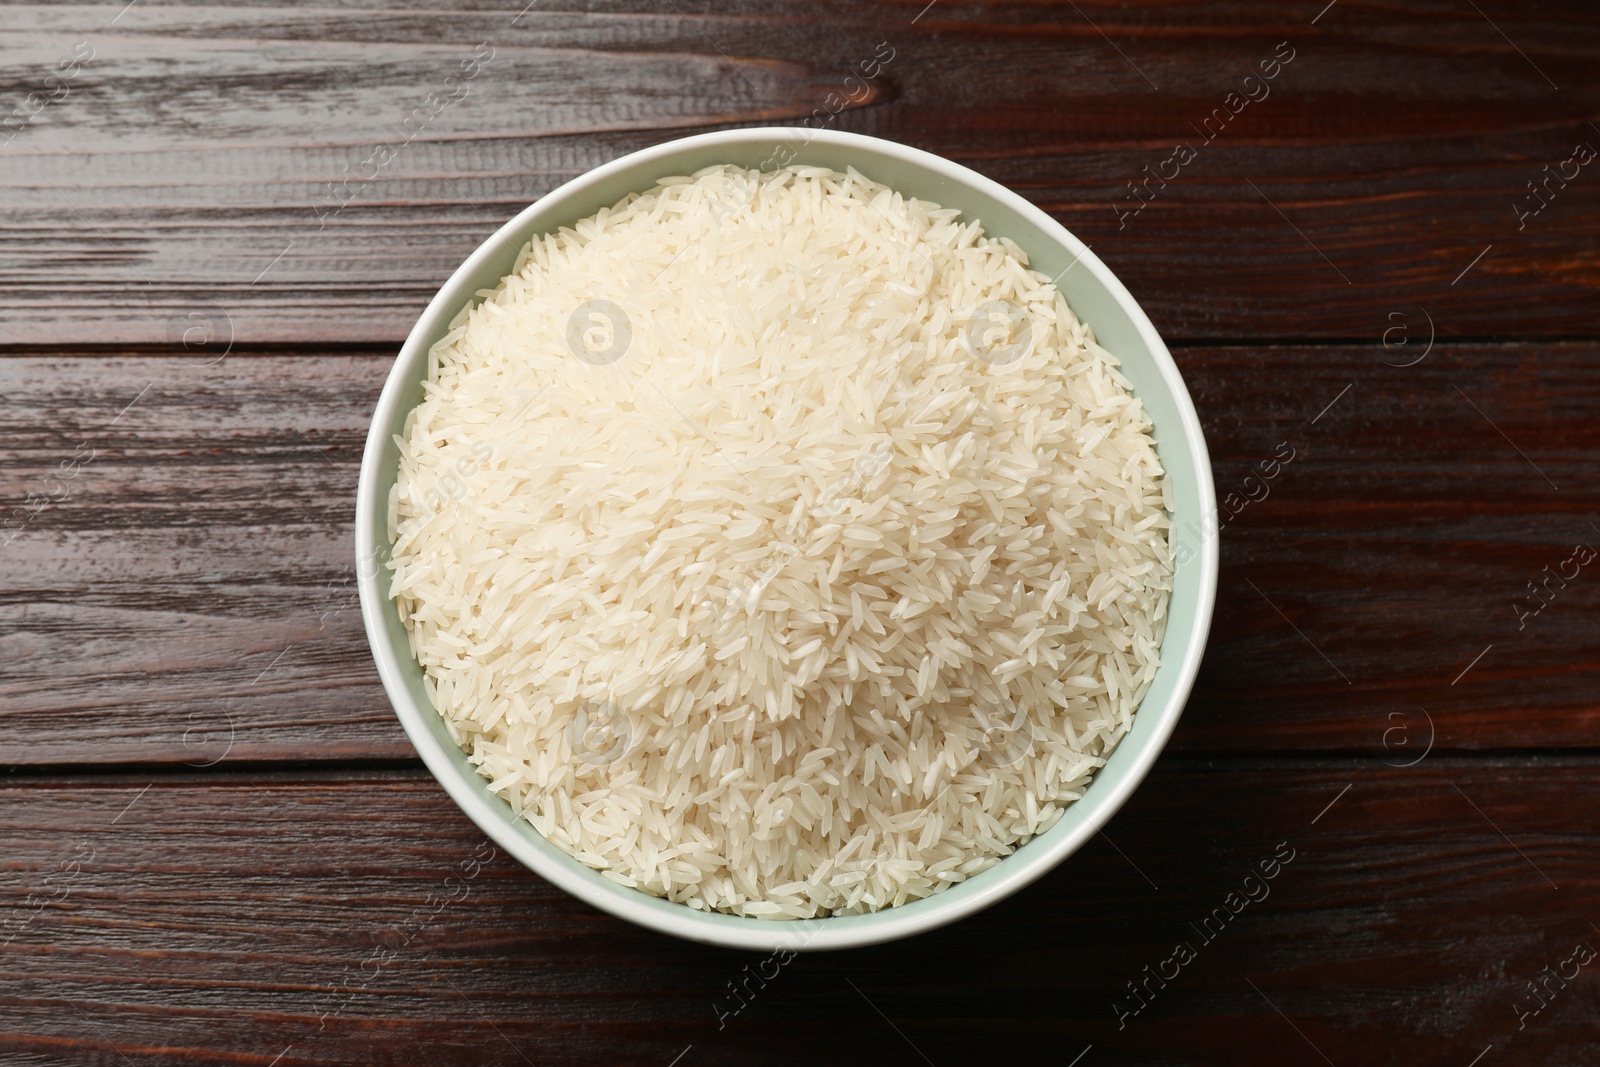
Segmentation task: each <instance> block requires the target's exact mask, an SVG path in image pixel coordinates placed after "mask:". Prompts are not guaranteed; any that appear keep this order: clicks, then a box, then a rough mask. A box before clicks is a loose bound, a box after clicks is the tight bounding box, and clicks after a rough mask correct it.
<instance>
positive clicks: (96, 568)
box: [0, 335, 1600, 764]
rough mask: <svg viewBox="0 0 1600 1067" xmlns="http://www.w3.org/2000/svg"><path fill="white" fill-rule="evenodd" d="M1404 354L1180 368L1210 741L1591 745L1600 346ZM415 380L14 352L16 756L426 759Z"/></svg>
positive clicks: (1189, 746)
mask: <svg viewBox="0 0 1600 1067" xmlns="http://www.w3.org/2000/svg"><path fill="white" fill-rule="evenodd" d="M1391 340H1392V341H1394V342H1395V346H1394V347H1393V348H1392V349H1391V350H1389V351H1385V350H1384V349H1383V348H1382V347H1381V346H1374V347H1372V348H1370V349H1365V348H1355V347H1337V348H1325V347H1323V348H1298V347H1270V346H1269V347H1260V348H1210V347H1198V348H1190V349H1183V350H1180V351H1179V353H1178V358H1179V360H1180V362H1181V363H1182V366H1183V369H1184V373H1185V376H1186V378H1187V380H1188V381H1189V384H1190V386H1191V388H1192V389H1193V390H1194V393H1195V396H1196V399H1197V402H1198V405H1199V408H1200V410H1201V412H1202V413H1203V416H1202V417H1203V420H1204V422H1205V426H1206V432H1207V435H1208V439H1209V441H1210V444H1211V448H1212V452H1213V461H1214V463H1213V465H1214V468H1215V476H1216V480H1217V485H1218V494H1219V497H1220V498H1221V499H1222V500H1223V502H1224V505H1225V506H1226V507H1228V508H1229V512H1230V513H1229V515H1228V516H1226V518H1227V522H1226V525H1225V526H1224V527H1223V530H1222V550H1223V583H1222V589H1221V593H1220V597H1219V602H1218V603H1219V606H1218V610H1217V616H1216V623H1215V626H1214V630H1213V634H1212V638H1211V644H1210V650H1209V652H1208V656H1207V660H1206V664H1205V666H1204V668H1203V670H1202V673H1201V679H1200V685H1199V687H1198V689H1197V691H1196V693H1195V695H1194V697H1193V699H1192V700H1191V702H1190V705H1189V709H1188V711H1187V713H1186V715H1185V717H1184V720H1183V723H1182V725H1181V726H1180V728H1179V731H1178V734H1177V736H1176V738H1175V740H1174V745H1175V746H1176V747H1177V748H1178V749H1180V750H1206V751H1221V752H1242V751H1261V750H1282V749H1302V750H1305V749H1310V750H1318V749H1320V750H1354V751H1366V752H1372V753H1378V754H1382V755H1385V756H1387V757H1389V758H1391V759H1392V760H1393V761H1396V762H1403V761H1405V760H1408V759H1410V758H1412V755H1413V754H1414V753H1415V752H1417V751H1418V750H1419V748H1420V747H1423V746H1425V745H1426V744H1427V743H1428V741H1429V739H1430V738H1431V739H1432V741H1433V743H1434V744H1435V745H1436V746H1438V747H1440V748H1441V749H1480V748H1486V747H1489V748H1492V747H1513V748H1516V747H1535V748H1538V747H1557V746H1583V747H1590V746H1592V745H1593V738H1594V736H1595V729H1596V727H1597V726H1600V705H1597V702H1596V696H1595V695H1596V693H1597V692H1600V665H1597V664H1596V663H1595V660H1594V656H1593V650H1594V648H1595V647H1596V646H1597V645H1600V614H1597V611H1596V609H1597V607H1600V581H1597V580H1595V574H1594V570H1595V568H1594V566H1584V567H1579V566H1577V565H1576V564H1571V563H1568V561H1569V560H1570V559H1571V556H1572V550H1573V548H1574V547H1575V546H1576V545H1578V544H1580V543H1584V544H1588V545H1589V546H1591V547H1594V548H1597V549H1600V529H1597V527H1600V507H1597V504H1600V501H1597V499H1596V490H1595V486H1594V482H1593V477H1592V472H1593V465H1594V459H1593V457H1594V456H1595V455H1596V454H1597V453H1600V420H1597V419H1596V418H1595V414H1596V412H1600V362H1597V360H1596V355H1597V346H1596V345H1594V344H1552V345H1541V346H1538V347H1529V346H1515V345H1448V344H1438V345H1435V346H1434V348H1433V349H1432V350H1431V351H1430V352H1429V354H1428V356H1427V357H1426V358H1424V359H1423V360H1422V361H1421V362H1420V363H1417V364H1416V365H1415V366H1413V367H1408V368H1397V367H1393V366H1385V365H1384V361H1385V360H1388V361H1389V362H1390V363H1397V362H1405V361H1409V360H1411V359H1415V358H1416V353H1417V352H1419V351H1421V349H1419V348H1416V347H1414V346H1413V348H1411V349H1410V351H1409V352H1406V350H1402V349H1400V348H1399V347H1398V335H1395V336H1394V337H1393V338H1391ZM1420 340H1421V338H1419V341H1420ZM388 367H389V361H388V360H387V359H386V358H382V357H371V356H359V355H356V356H351V355H336V354H316V355H299V356H290V355H282V354H278V355H273V354H261V353H258V354H253V355H244V354H236V355H232V356H229V357H228V358H227V359H225V360H223V361H221V362H220V363H217V364H216V365H214V366H201V365H196V361H190V362H187V363H186V362H185V361H183V360H181V359H176V358H170V357H152V356H124V357H117V358H95V359H76V358H70V357H62V356H55V355H42V354H41V355H33V356H19V357H12V358H3V359H0V387H3V388H0V397H3V399H0V442H3V444H0V502H3V503H4V505H5V507H6V508H7V509H8V510H7V511H6V513H5V515H4V516H0V522H11V523H15V524H17V525H18V527H19V528H18V529H15V530H11V531H6V532H0V538H3V537H9V538H11V540H10V542H9V544H7V545H6V547H5V549H4V551H5V553H6V556H5V558H6V560H7V566H6V568H5V570H4V573H3V578H0V657H3V662H4V664H5V669H4V671H3V672H0V717H3V722H4V725H5V729H3V730H0V764H73V763H90V762H115V763H122V762H139V761H153V762H190V763H196V764H205V763H210V762H212V761H214V760H217V759H221V758H223V757H226V758H227V759H229V760H260V759H278V758H288V759H340V758H346V757H354V756H360V757H370V758H396V757H407V756H409V755H410V752H411V750H410V748H409V746H408V744H407V742H406V740H405V738H404V736H403V735H402V733H401V732H400V730H399V727H398V724H397V723H396V722H395V721H394V719H393V716H392V714H391V713H390V711H389V710H388V704H387V701H386V699H385V697H384V695H383V692H382V690H381V688H380V687H379V685H378V683H377V678H376V673H375V671H374V669H373V667H372V664H371V657H370V654H369V653H368V651H367V646H366V642H365V637H364V635H363V633H362V630H361V623H360V616H359V612H358V610H357V608H356V604H355V594H354V585H353V570H352V567H353V556H354V548H353V544H352V542H351V530H350V523H351V508H352V500H353V497H354V490H355V477H356V468H357V464H358V461H359V456H360V451H361V448H362V444H363V441H364V437H365V433H366V425H367V420H368V419H369V418H370V414H371V411H372V406H373V404H374V402H375V399H376V395H377V391H378V389H379V387H380V385H381V383H382V379H383V377H384V375H385V374H386V373H387V371H388ZM1330 405H1331V406H1330ZM1502 434H1503V435H1504V436H1502ZM1519 449H1520V453H1519ZM91 452H92V458H89V457H90V456H91ZM75 455H76V456H79V457H81V458H83V459H84V462H83V463H82V464H81V465H80V466H78V467H76V468H71V467H70V465H71V464H72V463H73V462H74V460H73V457H74V456H75ZM1275 455H1276V456H1278V457H1289V456H1291V455H1292V458H1289V459H1288V461H1287V462H1285V463H1279V465H1278V468H1277V473H1276V476H1274V477H1271V478H1263V477H1261V472H1262V470H1263V469H1265V470H1271V469H1272V467H1271V463H1272V462H1273V461H1274V456H1275ZM63 463H66V464H69V469H75V476H74V477H70V478H64V477H60V475H61V464H63ZM1546 476H1548V478H1550V479H1551V481H1549V482H1547V481H1546V480H1545V477H1546ZM60 492H65V493H66V494H67V495H66V496H65V497H64V498H63V499H61V500H60V501H59V502H50V503H48V506H46V507H45V508H44V510H41V511H39V512H38V513H37V514H30V508H29V505H28V495H29V494H34V495H35V498H36V499H37V498H39V497H43V498H47V500H48V499H49V498H53V497H55V496H56V495H57V494H58V493H60ZM1251 495H1254V496H1256V497H1258V498H1260V499H1258V500H1255V501H1248V502H1246V501H1247V500H1248V497H1249V496H1251ZM1241 504H1242V505H1243V506H1242V507H1241V506H1240V505H1241ZM1235 508H1237V509H1238V510H1237V511H1236V512H1235V511H1234V510H1233V509H1235ZM1196 537H1197V534H1196V532H1194V531H1190V532H1186V533H1185V534H1184V535H1183V539H1184V541H1185V542H1186V543H1192V542H1194V541H1195V539H1196ZM1546 568H1549V570H1546ZM1563 570H1565V571H1569V572H1570V571H1576V572H1577V576H1576V577H1574V578H1572V579H1571V580H1570V581H1565V582H1563V581H1562V580H1561V579H1560V577H1559V574H1560V572H1562V571H1563ZM1552 574H1556V575H1557V577H1556V578H1555V579H1554V580H1553V581H1552V580H1550V575H1552ZM1546 581H1548V582H1549V584H1547V585H1540V586H1539V588H1540V590H1541V591H1540V593H1539V599H1534V594H1533V593H1532V592H1530V590H1529V583H1530V582H1533V583H1535V584H1538V583H1541V582H1546ZM1541 603H1542V604H1544V605H1545V606H1544V607H1543V608H1542V609H1541V610H1539V611H1538V612H1537V613H1536V614H1535V613H1534V608H1535V606H1536V605H1539V604H1541ZM1519 611H1520V612H1522V613H1523V614H1524V616H1525V617H1522V618H1519V614H1518V612H1519ZM1489 646H1493V647H1489ZM1480 653H1482V655H1481V656H1480ZM1324 657H1326V658H1324ZM1468 667H1470V670H1466V668H1468ZM1463 672H1465V673H1463ZM1458 676H1459V677H1458ZM1430 724H1431V725H1430ZM1406 746H1410V747H1409V748H1408V747H1406Z"/></svg>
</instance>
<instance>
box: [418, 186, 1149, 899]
mask: <svg viewBox="0 0 1600 1067" xmlns="http://www.w3.org/2000/svg"><path fill="white" fill-rule="evenodd" d="M1027 262H1028V261H1027V257H1026V255H1025V254H1024V253H1023V252H1022V251H1021V249H1019V248H1017V247H1016V246H1015V245H1014V244H1012V243H1011V242H1009V241H1006V240H1004V239H1003V238H1002V239H999V240H996V239H994V238H991V237H987V236H985V235H984V233H983V231H982V229H981V228H980V227H979V225H978V223H977V221H976V220H963V219H961V218H960V217H959V213H958V212H956V211H954V210H952V209H946V208H940V207H938V206H937V205H934V204H931V203H928V202H925V201H917V200H913V199H907V198H904V197H902V196H901V195H899V194H898V193H896V192H894V191H893V190H891V189H888V188H885V187H883V186H881V185H877V184H875V183H873V182H871V181H869V180H867V179H866V178H864V177H862V176H861V175H860V174H858V173H856V172H855V171H853V170H852V171H849V172H846V173H836V172H833V171H830V170H825V169H822V168H804V167H791V168H788V169H784V170H779V171H776V172H759V171H752V170H743V169H739V168H736V167H711V168H708V169H706V170H704V171H701V172H700V173H698V174H695V175H692V176H687V177H678V178H671V179H666V180H664V181H662V182H661V183H660V184H659V185H658V186H657V187H656V188H654V189H652V190H650V191H649V192H647V193H644V194H642V195H637V194H636V195H633V196H630V197H628V198H627V199H625V200H623V201H622V202H620V203H618V204H617V205H616V206H614V207H612V208H609V209H606V210H602V211H600V212H599V213H597V214H596V215H594V216H592V217H590V218H588V219H585V220H583V221H581V222H579V223H577V224H576V225H574V226H573V227H571V228H568V229H562V230H561V231H560V232H559V233H554V234H550V235H547V236H544V237H541V238H539V239H538V240H535V241H534V242H532V243H531V244H530V245H529V246H528V247H527V248H526V249H525V250H524V251H523V253H522V254H521V256H520V257H519V259H518V261H517V264H516V268H515V271H514V272H513V273H512V274H511V275H510V276H508V277H507V278H506V279H505V280H504V281H503V282H502V283H501V285H500V286H499V288H497V289H495V290H494V291H492V292H487V293H485V294H483V296H484V299H483V301H482V302H481V303H480V304H477V305H476V306H474V307H472V308H470V309H466V310H464V311H463V312H462V314H461V315H459V316H458V317H457V319H456V321H455V323H454V324H453V328H452V330H451V331H450V333H449V334H448V335H447V336H446V337H445V338H444V339H443V340H441V341H440V342H439V343H438V344H437V345H436V346H435V347H434V349H433V351H432V353H431V366H430V373H429V380H428V382H427V383H426V386H425V394H424V398H423V400H422V402H421V403H420V404H418V406H417V407H416V409H415V410H414V411H413V412H412V413H411V416H410V418H409V419H408V420H407V423H406V426H405V432H404V433H403V434H402V435H401V436H399V437H398V438H397V442H398V443H399V446H400V454H401V460H400V470H399V477H398V481H397V483H396V485H395V487H394V490H393V493H392V495H391V497H390V503H389V522H390V537H391V540H393V541H394V546H393V555H392V561H391V563H390V567H391V570H392V581H393V584H392V591H393V595H394V596H395V597H396V598H397V602H398V607H399V611H400V616H401V618H402V619H403V620H404V622H405V625H406V627H407V630H408V632H409V634H410V644H411V650H412V653H413V654H414V655H415V656H416V658H417V660H418V662H419V663H420V664H421V666H422V667H423V670H424V675H425V685H426V688H427V692H428V696H429V698H430V699H431V700H432V702H433V705H434V707H436V708H437V709H438V710H439V712H440V714H441V715H442V716H443V719H444V722H445V724H446V725H447V727H448V728H449V731H450V734H451V736H452V737H453V738H454V739H455V740H456V742H457V743H458V744H460V745H461V746H462V748H463V749H464V750H465V751H466V752H467V753H468V755H469V756H470V758H471V760H472V762H473V763H474V764H475V765H476V766H477V767H478V769H479V771H480V772H481V773H482V774H483V776H484V777H485V778H486V779H488V781H489V784H490V786H491V788H493V789H494V790H495V791H496V792H497V793H499V794H500V795H501V796H503V797H505V799H506V800H508V801H509V802H510V803H511V805H512V807H513V808H514V809H515V810H516V811H517V812H519V813H520V814H521V815H522V816H523V817H525V818H526V819H527V820H528V821H529V822H530V823H532V825H533V826H534V827H535V828H536V829H537V830H538V831H539V832H540V833H541V834H543V835H544V836H545V837H546V838H547V839H549V840H550V841H551V842H553V843H554V844H556V845H557V846H559V847H560V848H562V849H564V850H565V851H567V852H569V853H571V854H572V855H573V856H575V857H577V858H578V859H579V860H581V861H582V862H584V863H586V864H589V865H590V866H592V867H595V868H597V869H599V870H600V871H602V872H603V873H604V874H605V875H606V876H607V877H609V878H611V879H613V880H615V881H617V882H619V883H621V884H623V885H627V886H633V887H636V888H638V889H640V890H642V891H644V892H647V893H652V894H656V895H658V896H664V897H667V898H669V899H671V900H675V901H679V902H682V903H684V904H686V905H688V906H690V907H694V908H699V909H715V910H720V911H726V912H732V913H734V914H739V915H746V916H753V917H760V918H768V919H784V918H803V917H811V916H819V915H837V914H848V913H855V912H863V911H870V910H874V909H878V908H883V907H888V906H892V905H896V904H902V903H904V902H906V901H908V900H912V899H915V898H918V897H924V896H927V895H929V894H931V893H934V892H937V891H938V890H940V889H943V888H945V887H947V886H949V885H952V884H954V883H956V882H960V881H963V880H965V879H967V878H970V877H972V876H973V875H975V874H977V873H979V872H981V871H983V870H985V869H987V868H989V867H990V866H992V865H994V864H995V863H996V862H998V861H999V860H1000V859H1001V858H1002V857H1004V856H1006V855H1008V854H1010V853H1011V852H1012V851H1014V850H1015V849H1016V848H1017V847H1018V846H1019V845H1021V844H1024V843H1026V842H1027V841H1028V840H1030V839H1032V838H1033V837H1034V836H1035V835H1037V834H1039V833H1041V832H1043V831H1044V830H1046V829H1048V828H1049V827H1050V826H1052V825H1053V824H1054V823H1055V821H1056V820H1057V819H1058V818H1059V817H1060V815H1061V813H1062V811H1063V810H1064V808H1065V807H1066V806H1068V805H1070V804H1071V803H1072V802H1073V801H1074V800H1075V799H1077V798H1078V797H1079V796H1081V795H1082V792H1083V790H1084V789H1085V787H1086V786H1087V785H1088V783H1089V781H1090V779H1091V776H1092V775H1093V774H1094V772H1095V771H1096V769H1097V768H1099V767H1100V766H1102V765H1103V764H1104V762H1105V758H1106V757H1107V755H1109V753H1110V752H1111V750H1112V748H1113V747H1114V746H1115V745H1116V743H1117V741H1118V739H1119V738H1121V737H1122V736H1123V735H1124V734H1125V733H1126V732H1127V730H1128V729H1129V727H1130V725H1131V723H1132V719H1133V715H1134V712H1135V709H1136V708H1137V706H1138V703H1139V699H1140V697H1141V696H1142V695H1143V693H1144V691H1145V689H1146V688H1147V687H1148V685H1149V684H1150V681H1151V678H1152V676H1153V674H1154V672H1155V670H1156V667H1157V665H1158V662H1159V661H1158V649H1159V646H1160V643H1161V635H1162V630H1163V627H1164V623H1165V618H1166V608H1167V598H1168V592H1169V590H1170V588H1171V573H1172V565H1171V555H1170V551H1169V545H1168V530H1169V520H1168V512H1169V510H1170V501H1168V500H1167V499H1165V498H1164V492H1165V488H1164V482H1163V478H1162V471H1161V466H1160V463H1159V461H1158V459H1157V456H1156V451H1155V447H1154V444H1153V442H1152V439H1151V436H1150V421H1149V419H1148V417H1147V416H1146V415H1145V413H1144V411H1143V409H1142V407H1141V406H1140V403H1139V401H1138V400H1137V399H1135V398H1134V397H1133V396H1132V395H1131V393H1130V390H1129V387H1128V384H1127V382H1126V381H1125V380H1124V379H1123V378H1122V376H1121V375H1120V374H1119V372H1118V371H1117V369H1116V361H1115V360H1114V359H1113V358H1112V357H1111V356H1110V355H1109V354H1108V353H1106V352H1105V351H1104V350H1102V349H1101V348H1100V347H1099V346H1098V345H1097V344H1096V343H1095V340H1094V336H1093V334H1092V332H1091V331H1090V330H1089V329H1088V328H1087V327H1085V326H1084V325H1082V324H1081V323H1079V322H1078V320H1077V318H1076V317H1075V316H1074V315H1073V313H1072V311H1071V309H1069V308H1068V306H1067V304H1066V302H1065V300H1064V299H1063V297H1062V296H1061V294H1060V293H1059V292H1058V291H1057V289H1056V288H1055V286H1054V285H1052V284H1051V283H1050V281H1049V279H1047V278H1046V277H1045V276H1044V275H1041V274H1039V273H1037V272H1034V271H1031V270H1029V269H1028V266H1027Z"/></svg>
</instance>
